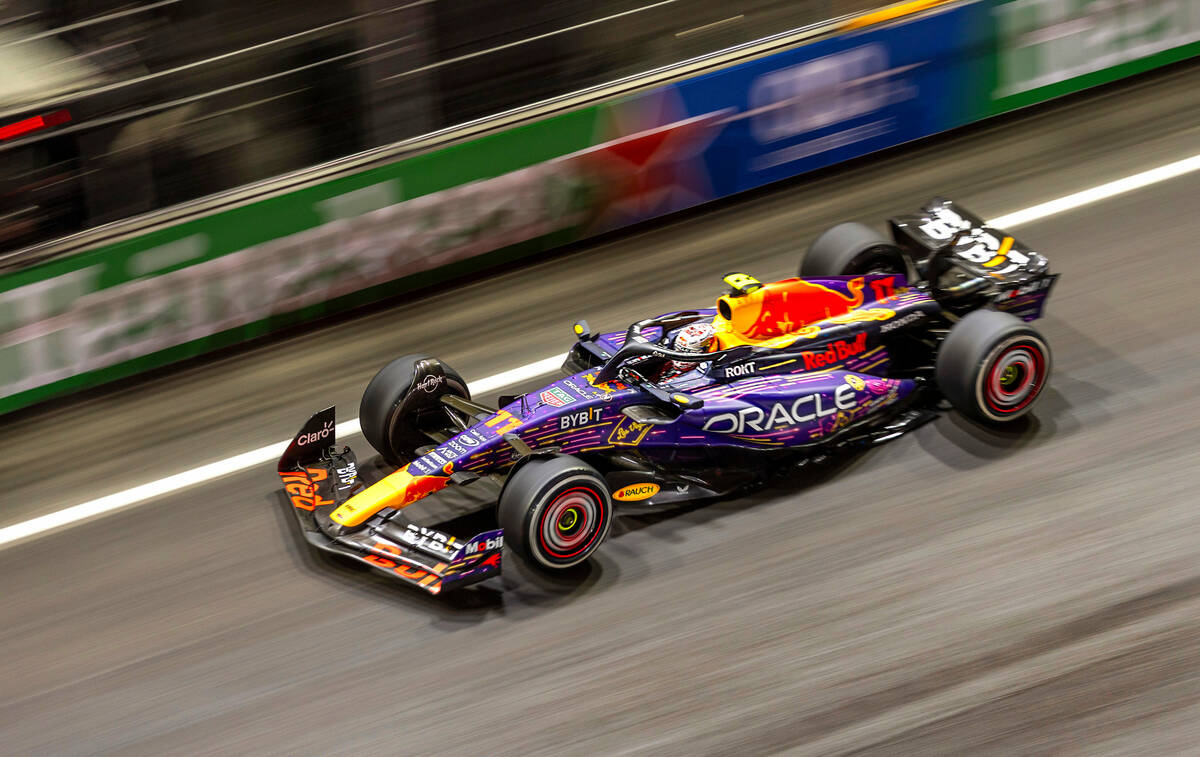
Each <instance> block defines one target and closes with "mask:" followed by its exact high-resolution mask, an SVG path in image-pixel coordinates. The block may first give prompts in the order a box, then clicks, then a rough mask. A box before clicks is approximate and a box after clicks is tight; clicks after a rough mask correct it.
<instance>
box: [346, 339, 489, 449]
mask: <svg viewBox="0 0 1200 757" xmlns="http://www.w3.org/2000/svg"><path fill="white" fill-rule="evenodd" d="M446 394H456V395H458V396H459V397H462V398H463V399H467V400H469V399H471V392H470V391H469V390H468V389H467V382H465V381H463V379H462V377H461V376H459V375H458V373H457V372H455V370H454V369H453V368H451V367H450V366H448V365H446V364H445V363H443V362H441V361H439V360H436V359H434V358H431V357H429V356H427V355H405V356H404V357H400V358H396V359H395V360H393V361H392V362H390V363H388V364H387V365H385V366H384V367H383V368H381V369H380V371H379V373H376V374H375V377H374V378H372V379H371V382H370V383H369V384H367V388H366V389H365V390H364V391H363V396H362V402H361V403H359V406H358V421H359V425H360V426H361V427H362V433H363V436H365V437H366V439H367V441H368V442H370V444H371V446H372V447H374V448H375V450H376V451H377V452H379V454H380V455H382V456H383V459H384V460H386V461H388V462H389V463H391V464H392V465H403V464H404V463H407V462H410V461H412V460H413V459H415V458H416V456H417V455H416V451H417V449H419V448H421V447H423V446H425V445H427V444H431V443H432V442H433V439H432V438H430V437H429V436H428V435H427V434H426V433H425V431H455V432H457V430H458V429H457V427H455V426H453V425H452V423H451V421H450V417H449V416H448V415H447V413H449V412H452V411H450V410H448V409H447V408H446V406H445V405H443V404H442V403H441V402H440V400H439V398H440V397H442V396H443V395H446Z"/></svg>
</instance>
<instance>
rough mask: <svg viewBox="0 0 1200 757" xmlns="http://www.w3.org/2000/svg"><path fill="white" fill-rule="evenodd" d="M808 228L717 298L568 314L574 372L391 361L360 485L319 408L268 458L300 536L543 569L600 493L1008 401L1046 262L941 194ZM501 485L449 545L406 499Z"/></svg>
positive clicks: (772, 458) (598, 510)
mask: <svg viewBox="0 0 1200 757" xmlns="http://www.w3.org/2000/svg"><path fill="white" fill-rule="evenodd" d="M889 225H890V228H891V236H892V239H887V238H885V237H882V236H880V235H879V234H877V233H876V232H874V231H873V230H871V229H869V228H867V227H865V226H862V225H859V224H841V225H839V226H835V227H834V228H832V229H829V230H828V231H826V232H825V233H824V234H822V235H821V236H820V237H819V238H818V239H817V240H816V241H815V242H814V243H813V245H812V246H811V248H810V249H809V251H808V254H807V255H805V257H804V259H803V260H802V262H801V265H800V271H799V273H800V277H798V278H792V279H785V280H783V281H776V282H772V283H766V284H764V283H760V282H759V281H758V280H756V279H755V278H753V277H752V276H749V275H747V274H742V273H737V274H730V275H729V276H727V277H726V278H725V282H726V284H727V285H728V289H727V290H726V291H725V293H724V294H721V295H720V296H719V297H717V298H716V303H715V307H712V308H703V309H698V310H689V311H683V312H675V313H668V314H666V315H661V316H658V317H656V318H650V319H647V320H644V321H639V322H638V323H635V324H633V325H632V326H630V327H629V328H628V329H627V330H625V331H621V332H613V333H602V334H596V333H593V332H592V331H591V329H590V328H589V327H588V325H587V324H586V323H585V322H583V321H579V322H577V323H576V324H575V327H574V329H575V335H576V342H575V344H574V345H573V347H572V348H571V351H570V353H569V355H568V356H567V360H566V364H565V365H564V370H565V371H566V372H567V373H568V374H569V375H567V376H565V377H564V378H561V379H559V380H557V381H554V382H552V383H550V384H548V385H546V386H545V387H543V388H541V389H540V390H537V391H533V392H529V393H528V394H523V395H518V396H507V397H501V398H500V401H499V405H500V407H499V408H498V409H497V408H490V407H485V406H483V405H480V404H478V403H476V402H474V401H472V400H471V397H470V393H469V391H468V389H467V383H466V382H465V381H464V380H463V379H462V377H460V376H459V375H458V374H457V373H456V372H455V371H454V370H453V369H452V368H450V366H448V365H446V364H445V363H443V362H441V361H439V360H437V359H435V358H431V357H424V356H415V355H410V356H407V357H402V358H399V359H397V360H394V361H392V362H391V363H389V364H388V365H386V366H385V367H384V368H383V369H382V370H381V371H380V372H379V373H378V374H377V375H376V376H375V377H374V378H373V379H372V380H371V382H370V384H368V386H367V388H366V391H365V393H364V395H363V398H362V404H361V407H360V419H359V420H360V423H361V427H362V432H363V435H364V436H365V437H366V438H367V441H368V442H370V443H371V446H373V447H374V448H375V449H376V450H377V451H378V452H379V453H380V454H381V455H382V457H383V459H384V460H385V461H386V462H387V463H389V464H391V465H394V466H396V468H397V469H396V470H395V472H392V473H390V474H387V475H385V476H383V477H382V478H380V479H379V480H378V481H376V482H375V483H371V484H369V485H368V484H367V482H364V481H362V480H361V479H360V473H359V470H358V466H357V464H356V461H355V457H354V455H353V453H352V452H351V451H350V450H349V448H346V447H339V446H337V445H336V444H335V440H334V434H333V428H334V410H333V408H328V409H326V410H323V411H321V412H319V413H317V414H316V415H314V416H312V418H311V419H309V421H308V423H307V424H306V425H305V426H304V428H303V429H301V431H300V433H299V434H298V435H297V436H296V438H295V439H294V440H293V441H292V443H291V445H289V447H288V448H287V451H286V452H285V453H284V454H283V456H282V457H281V458H280V460H279V467H278V471H279V475H280V477H281V478H282V480H283V486H284V491H285V494H286V496H287V497H288V498H289V499H290V503H291V506H292V510H293V511H294V513H295V515H296V516H297V518H298V519H299V523H300V527H301V529H302V530H303V532H304V534H305V536H306V538H307V539H308V541H309V542H310V543H311V544H312V545H314V546H316V547H317V548H319V549H322V550H326V551H329V552H334V553H339V554H342V555H346V556H348V557H351V558H353V559H355V560H358V561H362V562H366V563H368V564H370V565H371V566H373V567H375V568H377V569H379V570H382V571H384V572H386V573H388V574H390V575H392V576H398V577H399V578H401V579H404V580H405V581H407V582H410V583H413V584H416V585H417V586H420V587H422V588H424V589H426V590H427V591H429V592H432V593H439V592H442V591H446V590H449V589H453V588H457V587H462V586H466V585H469V584H472V583H475V582H477V581H480V580H483V579H485V578H487V577H489V576H492V575H495V574H497V573H498V572H499V571H500V556H501V548H502V546H503V545H505V544H507V545H508V547H509V548H510V549H511V550H512V551H514V552H516V553H517V554H518V555H520V557H522V558H523V559H524V560H526V561H527V562H529V563H531V564H532V565H534V566H537V567H540V568H543V569H547V570H552V571H553V570H559V569H564V568H568V567H570V566H573V565H576V564H578V563H580V562H582V561H584V560H586V559H587V558H588V557H589V556H590V555H591V554H592V553H593V552H595V551H596V549H597V548H599V547H600V545H601V544H602V543H603V542H604V539H605V537H606V536H607V535H608V533H609V528H610V526H611V525H612V519H613V512H614V507H637V508H639V509H641V510H642V511H643V512H644V511H645V509H646V508H662V507H668V506H671V505H676V504H678V503H682V502H688V501H692V500H697V499H704V498H711V497H717V496H722V495H726V494H729V493H732V492H735V491H739V490H743V489H744V488H746V487H748V486H751V485H754V484H758V483H761V482H763V481H764V480H765V479H766V478H767V477H768V472H770V471H781V470H790V469H792V468H793V467H794V466H795V465H798V464H803V463H804V462H806V461H811V460H813V459H818V458H821V457H823V456H826V455H828V454H829V453H830V452H832V451H836V450H839V449H844V448H848V447H852V446H862V445H869V444H874V443H878V442H882V441H885V440H888V439H891V438H894V437H896V436H898V435H900V434H901V433H903V432H905V431H907V430H909V429H912V428H915V427H917V426H919V425H920V424H922V423H924V422H926V421H928V420H930V419H932V418H934V417H936V415H937V412H938V410H939V409H940V408H944V407H945V403H946V402H947V401H948V403H949V405H950V406H952V407H953V408H954V409H956V410H958V411H959V412H961V413H963V414H965V415H967V416H970V417H971V418H973V419H975V420H977V421H980V422H982V423H989V424H1003V423H1008V422H1011V421H1013V420H1015V419H1017V418H1020V417H1022V416H1023V415H1025V414H1026V413H1027V412H1029V410H1030V408H1032V407H1033V405H1034V402H1035V401H1036V400H1037V398H1038V396H1039V395H1040V393H1041V392H1042V390H1043V389H1044V388H1045V386H1046V382H1047V379H1048V378H1049V376H1050V350H1049V348H1048V347H1047V345H1046V342H1045V340H1044V339H1043V338H1042V337H1041V335H1039V334H1038V332H1037V331H1035V330H1034V329H1033V328H1032V327H1031V326H1029V325H1028V322H1029V321H1032V320H1035V319H1036V318H1038V317H1039V316H1040V315H1041V313H1042V308H1043V306H1044V304H1045V300H1046V297H1047V296H1048V295H1049V292H1050V289H1051V287H1052V286H1053V284H1054V281H1055V279H1056V278H1057V276H1056V275H1053V274H1050V273H1049V272H1048V267H1047V263H1046V259H1045V258H1044V257H1042V256H1041V255H1039V254H1038V253H1036V252H1033V251H1032V250H1030V249H1028V248H1026V247H1024V246H1023V245H1021V244H1019V243H1018V242H1017V241H1016V240H1015V239H1014V238H1013V237H1012V236H1009V235H1007V234H1005V233H1004V232H1002V231H999V230H996V229H992V228H990V227H988V226H987V225H986V224H984V223H983V222H982V221H981V220H980V219H978V218H976V217H974V216H973V215H971V214H970V213H969V212H967V211H965V210H964V209H963V208H961V207H959V206H957V205H955V204H954V203H953V202H951V201H949V200H943V199H935V200H933V201H931V202H930V203H929V204H928V205H926V206H925V207H924V208H922V209H921V211H920V212H919V213H917V214H914V215H911V216H901V217H898V218H893V219H891V220H890V222H889ZM480 479H490V480H492V481H493V482H494V483H495V485H497V486H498V487H499V496H498V500H497V502H498V507H497V509H498V520H499V525H500V526H501V529H500V530H495V531H488V532H485V533H482V534H479V535H477V536H475V537H473V538H470V539H466V540H460V539H458V538H456V537H454V536H451V535H449V534H446V533H443V532H441V531H438V530H436V529H432V528H427V527H423V526H420V525H417V524H416V523H413V522H411V521H410V520H409V519H408V518H406V517H405V516H404V515H403V511H402V509H403V508H404V507H405V506H407V505H409V504H411V503H413V502H415V501H417V500H419V499H421V498H423V497H426V496H427V495H430V494H432V493H434V492H436V491H438V490H440V489H443V488H444V487H446V486H448V485H450V484H456V485H465V484H472V483H474V482H477V481H479V480H480Z"/></svg>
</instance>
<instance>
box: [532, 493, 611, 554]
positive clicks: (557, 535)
mask: <svg viewBox="0 0 1200 757" xmlns="http://www.w3.org/2000/svg"><path fill="white" fill-rule="evenodd" d="M604 519H605V515H604V506H603V504H602V502H601V499H600V494H599V493H598V492H596V491H595V490H594V489H592V488H590V487H586V486H576V487H572V488H570V489H567V490H566V491H563V492H560V493H559V494H558V495H556V496H555V497H554V499H552V500H551V501H550V504H548V505H546V507H545V509H543V510H542V515H541V518H539V523H538V543H539V545H540V546H541V548H542V551H543V552H544V553H545V554H546V556H547V557H549V558H551V559H553V560H556V561H558V560H569V559H571V558H573V557H578V556H579V555H581V554H584V553H585V552H586V551H587V550H588V549H589V548H590V547H592V545H593V544H594V543H595V541H596V537H597V536H598V535H599V534H600V533H601V531H602V530H603V526H604Z"/></svg>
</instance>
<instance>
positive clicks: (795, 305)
mask: <svg viewBox="0 0 1200 757" xmlns="http://www.w3.org/2000/svg"><path fill="white" fill-rule="evenodd" d="M863 287H864V279H863V278H862V277H861V276H860V277H858V278H855V279H851V280H850V281H849V282H847V284H846V289H847V290H848V291H849V294H848V295H846V294H842V293H841V292H838V291H836V290H834V289H830V288H829V287H827V286H824V285H821V284H817V283H814V282H811V281H804V280H803V279H792V280H789V281H780V282H776V283H775V284H768V285H767V286H764V287H763V288H761V289H759V290H757V291H754V292H751V293H750V294H748V295H746V296H745V297H736V298H730V299H729V300H728V302H729V304H730V305H731V308H730V310H731V314H732V318H731V319H730V321H731V323H732V325H733V328H734V330H735V331H737V332H738V333H740V334H744V335H745V336H747V337H750V338H752V339H765V338H768V337H773V336H779V335H781V334H787V333H791V332H793V331H795V330H797V329H799V328H800V327H801V326H804V325H806V324H809V323H813V322H814V321H821V320H825V319H827V318H832V317H834V316H838V315H843V314H845V313H847V312H849V311H851V310H853V309H854V308H856V307H858V306H860V305H862V304H863Z"/></svg>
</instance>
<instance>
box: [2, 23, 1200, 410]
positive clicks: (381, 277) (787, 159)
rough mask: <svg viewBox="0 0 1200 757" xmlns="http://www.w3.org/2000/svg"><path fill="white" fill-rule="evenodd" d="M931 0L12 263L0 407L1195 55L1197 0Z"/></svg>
mask: <svg viewBox="0 0 1200 757" xmlns="http://www.w3.org/2000/svg"><path fill="white" fill-rule="evenodd" d="M931 4H936V3H931V2H928V1H924V2H917V3H910V4H908V5H906V6H900V7H899V9H898V10H892V11H889V12H888V13H886V14H882V15H880V14H876V15H874V16H870V17H867V18H865V19H864V20H860V21H857V22H849V23H845V24H842V25H840V26H839V27H838V28H837V29H836V30H834V31H833V32H831V33H830V34H827V35H825V36H822V37H819V38H817V39H815V40H814V41H811V42H809V43H807V44H803V45H800V46H798V47H794V48H792V49H788V50H785V51H782V52H778V53H774V54H772V55H769V56H766V57H762V58H759V59H756V60H751V61H749V62H745V63H741V64H738V65H734V66H730V67H728V68H724V69H720V70H715V71H711V72H709V73H705V74H702V75H699V76H696V77H695V78H691V79H686V80H682V81H678V82H676V83H672V84H668V85H664V86H658V87H653V88H649V89H646V90H643V91H640V92H637V93H636V94H632V95H628V96H624V97H621V98H618V99H614V100H611V101H606V102H600V103H597V104H593V105H588V106H584V107H582V108H580V109H578V110H575V111H572V112H569V113H565V114H561V115H556V116H553V117H549V118H545V119H543V120H540V121H534V122H530V123H525V124H523V125H520V126H517V127H515V128H511V129H508V130H506V131H503V132H499V133H494V134H491V135H489V136H485V137H482V138H478V139H475V140H473V141H468V142H464V143H460V144H455V145H452V146H448V147H445V148H442V149H437V150H432V151H429V152H426V153H424V154H421V155H416V156H414V157H409V158H406V159H403V160H399V161H397V162H394V163H391V164H389V165H385V166H382V167H378V168H372V169H369V170H364V171H361V172H358V173H353V174H349V175H344V176H341V177H339V178H336V179H332V180H329V181H326V182H324V183H320V184H316V185H314V186H309V187H307V188H304V189H300V190H297V191H293V192H291V193H288V194H283V195H279V196H275V197H271V198H269V199H263V200H259V201H254V202H249V203H248V204H244V205H242V206H240V207H236V208H234V209H230V210H225V211H222V212H217V213H213V214H209V215H205V216H202V217H197V218H193V219H191V220H187V221H184V222H181V223H176V224H173V225H170V226H164V227H161V228H157V229H155V230H153V231H150V232H148V233H144V234H141V235H138V236H134V237H132V238H129V239H126V240H124V241H121V242H119V243H115V244H109V245H107V246H102V247H97V248H95V249H91V250H87V251H84V252H81V253H78V254H75V255H72V256H70V257H67V258H63V259H60V260H55V261H52V262H48V263H43V264H41V265H36V266H30V267H26V268H23V269H18V270H16V271H14V272H12V273H7V274H5V275H3V277H2V278H0V413H4V412H9V411H12V410H14V409H17V408H21V407H25V406H28V405H30V404H33V403H36V402H39V401H42V400H45V399H48V398H51V397H54V396H58V395H62V394H65V393H68V392H71V391H74V390H78V389H80V388H83V387H89V386H94V385H97V384H101V383H104V382H109V381H113V380H115V379H119V378H122V377H126V376H130V375H132V374H135V373H138V372H140V371H144V370H147V369H150V368H153V367H157V366H161V365H164V364H167V363H170V362H173V361H177V360H180V359H184V358H190V357H195V356H197V355H201V354H203V353H205V352H208V351H211V350H214V349H217V348H221V347H226V346H229V345H232V344H236V343H239V342H243V341H246V340H250V339H254V338H256V337H260V336H263V335H265V334H268V333H270V332H272V331H274V330H277V329H279V328H282V327H284V326H289V325H294V324H296V323H299V322H304V321H308V320H312V319H315V318H319V317H321V316H323V315H326V314H329V313H332V312H335V311H338V310H343V309H345V308H349V307H353V306H356V305H361V304H364V303H367V302H370V301H373V300H377V299H380V298H383V297H390V296H394V295H396V294H398V293H402V292H405V291H408V290H412V289H415V288H418V287H424V286H428V285H430V284H434V283H437V282H439V281H443V280H446V279H448V278H450V277H453V276H457V275H461V274H463V273H466V272H469V271H471V270H476V269H479V268H482V267H487V266H491V265H495V264H497V263H499V262H502V261H507V260H512V259H516V258H518V257H522V256H527V255H532V254H536V253H539V252H544V251H546V250H549V249H552V248H554V247H558V246H560V245H563V244H566V243H569V242H573V241H577V240H580V239H583V238H586V237H588V236H591V235H594V234H598V233H600V232H603V231H608V230H612V229H617V228H620V227H622V226H626V225H629V224H632V223H636V222H639V221H644V220H646V219H650V218H655V217H658V216H662V215H665V214H668V213H672V212H675V211H678V210H682V209H684V208H688V207H692V206H694V205H697V204H699V203H703V202H707V201H709V200H713V199H717V198H720V197H725V196H728V195H731V194H735V193H737V192H742V191H745V190H748V189H753V188H755V187H759V186H762V185H764V184H768V183H771V182H774V181H779V180H782V179H786V178H791V177H794V176H797V175H799V174H803V173H806V172H808V171H812V170H815V169H818V168H822V167H825V166H829V165H831V164H834V163H838V162H841V161H845V160H849V159H852V158H857V157H860V156H862V155H866V154H868V153H871V152H874V151H877V150H882V149H886V148H889V147H893V146H895V145H898V144H901V143H904V142H907V141H910V140H913V139H917V138H921V137H926V136H929V135H932V134H936V133H938V132H942V131H945V130H948V129H953V128H955V127H958V126H962V125H964V124H968V123H971V122H975V121H980V120H983V119H986V118H988V117H991V116H994V115H997V114H1000V113H1004V112H1006V111H1010V110H1013V109H1015V108H1020V107H1024V106H1027V105H1032V104H1034V103H1038V102H1043V101H1045V100H1048V99H1051V98H1054V97H1058V96H1061V95H1064V94H1068V93H1071V92H1076V91H1079V90H1082V89H1085V88H1087V87H1092V86H1096V85H1098V84H1103V83H1106V82H1110V81H1113V80H1115V79H1119V78H1122V77H1127V76H1131V75H1133V74H1136V73H1140V72H1142V71H1146V70H1148V69H1151V68H1155V67H1158V66H1162V65H1166V64H1168V63H1172V62H1175V61H1179V60H1183V59H1185V58H1189V57H1191V56H1194V55H1196V53H1197V52H1200V0H1174V1H1167V0H1157V1H1155V0H1122V1H1120V2H1117V3H1111V2H1108V0H978V1H976V2H959V3H950V4H942V5H937V7H934V8H932V9H927V8H928V6H930V5H931ZM923 9H924V10H923ZM914 10H916V11H919V12H918V14H917V15H904V14H905V13H911V12H912V11H914ZM888 16H892V17H895V16H899V18H894V19H892V20H887V17H888ZM501 296H502V295H501Z"/></svg>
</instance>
